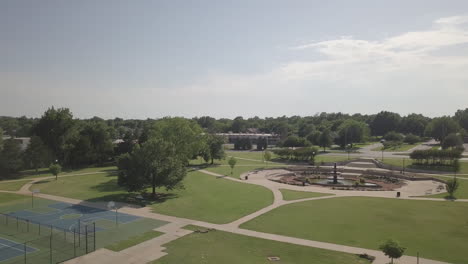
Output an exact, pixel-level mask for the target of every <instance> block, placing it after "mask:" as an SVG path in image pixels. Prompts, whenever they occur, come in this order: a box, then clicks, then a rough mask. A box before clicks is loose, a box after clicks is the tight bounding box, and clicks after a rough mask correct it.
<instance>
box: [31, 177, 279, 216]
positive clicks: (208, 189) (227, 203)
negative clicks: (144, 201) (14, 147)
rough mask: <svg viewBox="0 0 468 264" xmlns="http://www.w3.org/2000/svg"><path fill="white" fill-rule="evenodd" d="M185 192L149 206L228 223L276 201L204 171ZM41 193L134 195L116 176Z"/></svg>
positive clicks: (92, 197)
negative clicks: (118, 183)
mask: <svg viewBox="0 0 468 264" xmlns="http://www.w3.org/2000/svg"><path fill="white" fill-rule="evenodd" d="M184 186H185V189H180V190H172V191H166V190H163V189H159V190H157V192H158V193H160V194H161V197H162V198H161V199H160V200H158V201H156V202H153V203H152V204H149V205H148V206H150V207H151V208H152V209H153V211H154V212H157V213H161V214H167V215H173V216H179V217H186V218H191V219H196V220H202V221H208V222H213V223H228V222H231V221H234V220H236V219H238V218H240V217H242V216H244V215H247V214H250V213H253V212H254V211H256V210H259V209H261V208H263V207H266V206H268V205H270V204H271V203H272V202H273V194H272V193H271V192H270V191H269V190H268V189H266V188H264V187H261V186H256V185H250V184H242V183H238V182H233V181H229V180H226V179H217V178H216V177H214V176H211V175H206V174H203V173H200V172H190V173H188V175H187V177H186V178H185V179H184ZM31 188H36V189H40V190H41V193H46V194H53V195H58V196H63V197H70V198H75V199H80V200H88V201H111V200H112V201H122V202H128V199H129V197H130V196H132V194H129V193H128V192H127V191H125V190H124V189H123V188H121V187H119V186H117V176H115V174H114V173H105V174H103V173H101V174H90V175H82V176H73V177H64V178H59V179H58V180H57V181H56V180H55V179H51V180H47V181H43V182H41V183H37V184H34V185H33V186H32V187H31Z"/></svg>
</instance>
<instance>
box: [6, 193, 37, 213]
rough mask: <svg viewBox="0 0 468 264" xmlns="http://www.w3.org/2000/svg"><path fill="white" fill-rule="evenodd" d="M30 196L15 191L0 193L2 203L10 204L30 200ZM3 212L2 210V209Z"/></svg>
mask: <svg viewBox="0 0 468 264" xmlns="http://www.w3.org/2000/svg"><path fill="white" fill-rule="evenodd" d="M30 199H31V198H30V197H29V196H25V195H19V194H13V193H0V204H2V205H4V204H9V203H11V202H17V201H24V200H30ZM0 212H1V211H0Z"/></svg>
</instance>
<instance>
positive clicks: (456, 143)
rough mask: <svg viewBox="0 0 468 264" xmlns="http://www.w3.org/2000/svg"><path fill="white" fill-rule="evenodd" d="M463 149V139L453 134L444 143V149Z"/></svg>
mask: <svg viewBox="0 0 468 264" xmlns="http://www.w3.org/2000/svg"><path fill="white" fill-rule="evenodd" d="M462 147H463V139H462V138H461V137H460V136H459V135H457V134H455V133H451V134H449V135H447V136H446V137H445V138H444V140H443V141H442V148H443V149H448V148H462Z"/></svg>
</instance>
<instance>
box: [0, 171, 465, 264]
mask: <svg viewBox="0 0 468 264" xmlns="http://www.w3.org/2000/svg"><path fill="white" fill-rule="evenodd" d="M199 171H200V172H202V173H205V174H209V175H212V176H215V177H220V178H221V177H222V178H223V179H226V180H230V181H237V182H242V183H246V184H256V185H261V186H264V187H266V188H268V189H270V190H271V191H272V192H273V195H274V202H273V204H271V205H270V206H267V207H265V208H262V209H260V210H258V211H256V212H254V213H252V214H250V215H247V216H244V217H242V218H240V219H238V220H235V221H233V222H231V223H228V224H222V225H220V224H212V223H207V222H203V221H197V220H192V219H186V218H180V217H174V216H167V215H162V214H157V213H153V212H151V209H150V208H149V207H143V208H140V207H136V206H134V205H129V204H120V206H122V208H121V209H120V212H122V213H127V214H132V215H136V216H141V217H146V218H152V219H157V220H163V221H167V222H170V223H169V224H167V225H165V226H162V227H160V228H158V229H156V230H158V231H161V232H163V233H165V234H164V235H161V236H159V237H156V238H154V239H151V240H149V241H146V242H144V243H141V244H138V245H136V246H133V247H130V248H128V249H125V250H123V251H121V252H113V251H110V250H107V249H100V250H97V251H96V252H93V253H91V254H88V255H85V256H82V257H80V258H76V259H74V260H71V261H69V262H66V263H69V264H77V263H80V264H81V263H109V264H124V263H133V264H139V263H147V262H150V261H153V260H156V259H158V258H160V257H162V256H164V255H165V254H167V253H165V252H164V251H163V250H164V247H163V245H164V244H166V243H168V242H170V241H173V240H174V239H177V238H179V237H182V236H185V235H187V234H190V233H191V231H188V230H185V229H182V227H184V226H185V225H189V224H192V225H198V226H202V227H205V228H214V229H217V230H221V231H226V232H231V233H236V234H241V235H246V236H251V237H257V238H263V239H268V240H274V241H279V242H285V243H290V244H296V245H302V246H309V247H316V248H322V249H328V250H333V251H340V252H346V253H352V254H362V253H367V254H369V255H373V256H375V257H376V260H375V261H374V262H373V263H375V264H384V263H388V262H389V258H388V257H386V256H384V255H383V254H382V253H381V252H380V251H376V250H371V249H365V248H357V247H350V246H345V245H339V244H332V243H325V242H321V241H313V240H307V239H300V238H296V237H289V236H281V235H276V234H269V233H263V232H257V231H252V230H246V229H242V228H239V226H240V225H241V224H243V223H245V222H247V221H250V220H252V219H254V218H255V217H258V216H260V215H262V214H264V213H267V212H269V211H271V210H273V209H275V208H277V207H279V206H283V205H286V204H291V203H297V202H303V201H310V200H318V199H331V198H335V197H345V196H372V197H383V198H394V199H412V200H414V199H417V200H434V201H443V199H435V198H433V199H427V198H414V197H410V194H414V190H413V189H411V186H409V185H410V184H408V185H407V186H408V187H407V188H410V190H409V191H408V190H402V197H401V198H395V197H394V195H395V192H383V191H374V192H371V191H369V192H360V191H338V190H331V189H327V188H322V187H315V186H306V187H302V186H292V185H286V184H281V183H277V182H273V181H270V180H268V179H267V178H266V176H267V175H266V174H265V173H266V172H270V173H271V171H266V172H265V171H261V172H259V173H256V174H250V175H249V180H240V179H234V178H231V177H224V175H221V174H217V173H214V172H210V171H206V170H199ZM93 173H96V172H93ZM102 173H104V172H102ZM86 174H87V173H86ZM77 175H85V174H75V175H64V176H59V177H70V176H77ZM50 178H54V176H52V177H41V178H35V179H31V182H29V183H27V184H25V185H24V186H23V187H22V188H21V189H20V190H19V191H17V192H9V193H18V194H23V195H30V193H31V192H30V191H29V188H30V187H31V186H32V184H34V182H37V181H41V180H44V179H50ZM424 188H425V187H424ZM280 189H290V190H299V191H310V192H322V193H329V194H334V195H331V196H322V197H314V198H306V199H300V200H294V201H285V200H284V199H283V196H282V193H281V191H280ZM4 192H8V191H4ZM36 196H38V197H41V198H45V199H50V200H56V201H61V202H67V203H71V204H81V205H85V206H89V207H95V208H100V209H106V203H105V202H101V203H99V202H87V201H82V200H78V199H72V198H66V197H59V196H54V195H48V194H42V193H39V194H36ZM457 201H460V202H468V200H457ZM398 263H400V264H412V263H416V258H415V257H410V256H404V257H402V258H401V259H399V260H398ZM419 263H420V264H443V263H444V262H439V261H434V260H428V259H420V262H419Z"/></svg>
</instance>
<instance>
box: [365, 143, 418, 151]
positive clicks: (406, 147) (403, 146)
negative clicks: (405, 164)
mask: <svg viewBox="0 0 468 264" xmlns="http://www.w3.org/2000/svg"><path fill="white" fill-rule="evenodd" d="M420 144H421V143H416V144H406V143H404V144H401V145H399V146H396V147H391V148H387V149H385V150H384V151H385V152H397V151H407V150H410V149H412V148H414V147H416V146H418V145H420ZM382 149H383V146H382V147H378V148H374V149H372V151H382Z"/></svg>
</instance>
